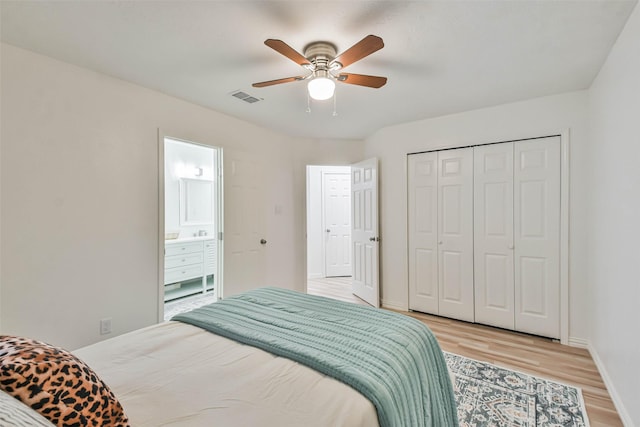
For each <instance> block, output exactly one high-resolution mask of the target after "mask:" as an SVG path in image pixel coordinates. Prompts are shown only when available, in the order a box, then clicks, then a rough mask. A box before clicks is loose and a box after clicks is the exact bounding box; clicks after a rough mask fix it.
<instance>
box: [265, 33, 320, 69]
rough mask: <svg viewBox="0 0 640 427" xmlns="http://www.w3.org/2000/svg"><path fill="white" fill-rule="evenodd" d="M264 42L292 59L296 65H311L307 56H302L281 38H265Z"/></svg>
mask: <svg viewBox="0 0 640 427" xmlns="http://www.w3.org/2000/svg"><path fill="white" fill-rule="evenodd" d="M264 44H266V45H267V46H269V47H270V48H271V49H273V50H275V51H276V52H278V53H280V54H281V55H284V56H286V57H287V58H289V59H290V60H292V61H293V62H295V63H296V64H298V65H302V66H303V67H304V66H307V65H311V63H310V62H309V60H308V59H307V58H305V57H304V56H302V54H301V53H299V52H298V51H296V50H295V49H293V48H292V47H291V46H289V45H288V44H286V43H285V42H283V41H282V40H276V39H267V40H265V41H264Z"/></svg>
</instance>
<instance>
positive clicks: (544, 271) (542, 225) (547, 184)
mask: <svg viewBox="0 0 640 427" xmlns="http://www.w3.org/2000/svg"><path fill="white" fill-rule="evenodd" d="M514 150H515V155H514V158H515V162H514V163H515V164H514V199H515V204H514V210H515V212H514V216H515V311H516V317H515V324H516V330H518V331H522V332H528V333H532V334H537V335H543V336H546V337H551V338H559V337H560V237H559V236H560V137H549V138H543V139H536V140H530V141H521V142H518V143H516V144H515V148H514Z"/></svg>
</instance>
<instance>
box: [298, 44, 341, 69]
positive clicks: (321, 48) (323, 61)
mask: <svg viewBox="0 0 640 427" xmlns="http://www.w3.org/2000/svg"><path fill="white" fill-rule="evenodd" d="M304 56H305V57H306V58H307V59H308V60H309V62H311V68H310V69H311V70H312V71H328V70H329V69H332V70H334V69H339V68H340V67H341V66H338V67H335V66H334V64H339V63H337V62H336V63H334V64H331V67H329V63H330V62H331V60H333V58H335V57H336V47H335V45H333V44H331V43H328V42H315V43H311V44H309V45H307V46H306V47H305V48H304Z"/></svg>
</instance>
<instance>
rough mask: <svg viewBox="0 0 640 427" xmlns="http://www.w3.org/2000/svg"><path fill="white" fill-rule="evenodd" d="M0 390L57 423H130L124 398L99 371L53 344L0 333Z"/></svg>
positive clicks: (67, 426)
mask: <svg viewBox="0 0 640 427" xmlns="http://www.w3.org/2000/svg"><path fill="white" fill-rule="evenodd" d="M0 388H1V389H2V390H4V391H5V392H6V393H7V394H10V395H12V396H13V397H15V398H17V399H18V400H20V401H22V402H23V403H25V404H26V405H28V406H30V407H31V408H33V409H34V410H36V411H38V412H39V413H40V414H42V415H43V416H44V417H45V418H47V419H48V420H49V421H51V423H53V424H55V425H57V426H65V427H70V426H78V427H84V426H101V427H107V426H109V427H129V421H128V419H127V416H126V415H125V414H124V410H123V409H122V406H121V405H120V402H118V400H117V399H116V397H115V396H114V395H113V393H112V392H111V390H110V389H109V387H107V385H106V384H105V383H104V382H102V380H100V378H98V376H97V375H96V373H95V372H93V370H91V368H89V367H88V366H87V365H86V364H85V363H84V362H82V361H81V360H80V359H78V358H77V357H75V356H74V355H72V354H71V353H69V352H68V351H65V350H62V349H60V348H56V347H53V346H51V345H49V344H45V343H42V342H38V341H35V340H31V339H29V338H21V337H14V336H7V335H3V336H0Z"/></svg>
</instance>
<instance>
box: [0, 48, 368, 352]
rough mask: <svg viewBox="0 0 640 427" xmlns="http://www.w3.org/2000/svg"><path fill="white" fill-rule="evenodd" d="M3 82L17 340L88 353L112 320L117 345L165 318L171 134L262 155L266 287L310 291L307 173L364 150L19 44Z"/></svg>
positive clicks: (5, 51) (10, 307) (12, 327)
mask: <svg viewBox="0 0 640 427" xmlns="http://www.w3.org/2000/svg"><path fill="white" fill-rule="evenodd" d="M1 78H2V81H1V89H2V130H1V132H2V133H1V135H0V136H1V139H2V157H1V161H2V163H1V165H0V171H1V176H0V184H1V189H0V194H1V196H2V198H1V200H0V206H1V208H2V211H1V213H0V215H1V216H2V224H1V230H0V233H1V235H2V241H1V244H0V250H1V252H2V260H1V262H2V271H1V276H0V289H1V292H2V306H1V309H0V315H1V320H2V332H3V333H12V334H21V335H27V336H31V337H33V338H36V339H41V340H44V341H48V342H51V343H54V344H57V345H62V346H65V347H68V348H70V349H74V348H77V347H79V346H82V345H86V344H89V343H92V342H95V341H98V340H100V339H103V338H106V337H108V336H100V335H99V320H100V319H101V318H104V317H112V318H113V323H112V324H113V334H111V336H113V335H117V334H120V333H123V332H126V331H129V330H133V329H137V328H140V327H143V326H146V325H150V324H152V323H155V322H156V320H157V319H158V292H159V286H158V284H159V282H160V281H161V278H159V275H160V273H159V260H158V258H159V257H158V247H159V246H158V245H159V244H161V243H160V242H159V236H160V235H161V233H163V230H159V228H163V226H161V225H160V224H159V218H158V211H159V209H158V203H159V189H160V180H159V175H160V174H159V169H158V167H159V166H158V165H159V158H158V151H159V150H158V149H159V144H158V129H161V130H162V131H163V132H164V134H166V135H171V136H173V137H176V138H180V139H184V140H188V141H197V142H199V143H202V144H206V145H211V146H218V147H222V148H223V149H224V150H232V151H236V152H237V151H246V152H251V153H255V155H256V157H257V158H259V159H261V160H260V161H261V162H263V165H262V169H263V170H264V171H265V177H264V178H265V181H266V182H267V184H268V188H270V191H269V192H268V194H266V195H265V206H263V207H257V208H258V209H262V210H263V211H264V212H270V215H269V218H268V219H267V221H266V227H267V230H266V231H265V233H266V234H267V235H268V236H269V245H268V248H267V249H266V250H267V251H268V252H267V266H266V271H265V273H264V275H265V277H266V282H267V283H273V284H278V286H282V287H288V288H293V289H300V290H303V289H304V283H305V280H306V271H305V270H306V268H305V267H306V266H305V259H306V257H305V252H306V244H305V238H304V234H305V215H304V212H305V165H306V164H309V163H316V164H318V163H329V164H332V163H335V164H345V163H349V162H350V161H352V160H353V159H352V158H353V157H356V153H361V152H362V143H361V142H358V141H349V142H348V143H347V145H346V146H344V145H343V144H342V143H340V142H337V141H315V140H313V141H310V140H303V139H295V138H291V137H288V136H286V135H282V134H279V133H276V132H272V131H270V130H267V129H264V128H260V127H257V126H254V125H251V124H249V123H246V122H243V121H240V120H237V119H234V118H232V117H229V116H226V115H223V114H219V113H217V112H214V111H211V110H208V109H206V108H203V107H200V106H196V105H194V104H190V103H188V102H185V101H182V100H179V99H176V98H172V97H169V96H167V95H164V94H161V93H159V92H155V91H152V90H148V89H145V88H142V87H140V86H136V85H133V84H130V83H127V82H124V81H122V80H118V79H114V78H111V77H108V76H105V75H102V74H98V73H94V72H92V71H89V70H86V69H83V68H80V67H76V66H72V65H70V64H67V63H64V62H60V61H56V60H53V59H50V58H47V57H44V56H42V55H38V54H35V53H32V52H28V51H25V50H22V49H18V48H15V47H13V46H9V45H6V44H5V45H2V74H1ZM342 146H344V147H345V148H344V150H339V147H342ZM343 162H344V163H343ZM275 205H278V206H279V207H280V214H279V215H275V214H273V206H275ZM226 208H227V209H225V211H226V212H233V211H234V209H236V210H237V207H234V206H229V205H227V206H226ZM225 255H226V254H225ZM244 268H251V266H244ZM238 274H240V272H238V271H234V269H233V268H227V269H226V270H225V291H227V290H229V292H230V293H233V285H234V278H235V277H236V276H237V275H238Z"/></svg>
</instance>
